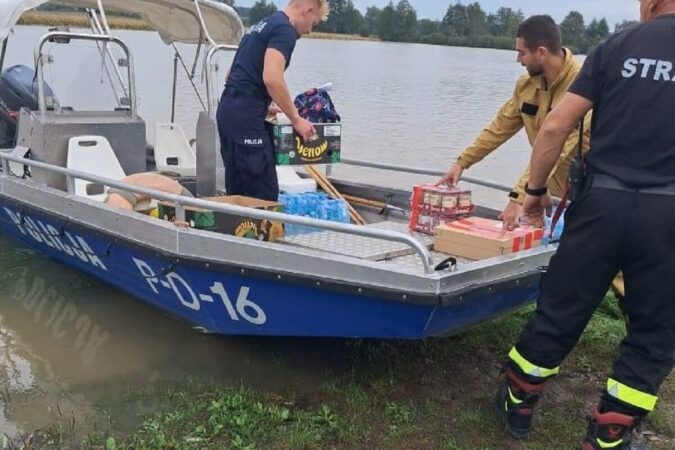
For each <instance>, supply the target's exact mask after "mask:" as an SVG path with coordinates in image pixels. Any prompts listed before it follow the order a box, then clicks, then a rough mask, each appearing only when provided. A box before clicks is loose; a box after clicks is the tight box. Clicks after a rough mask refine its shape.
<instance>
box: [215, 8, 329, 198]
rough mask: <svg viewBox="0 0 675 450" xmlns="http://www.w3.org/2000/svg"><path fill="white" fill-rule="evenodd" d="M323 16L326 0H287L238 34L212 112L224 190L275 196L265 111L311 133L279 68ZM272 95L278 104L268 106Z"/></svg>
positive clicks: (283, 67)
mask: <svg viewBox="0 0 675 450" xmlns="http://www.w3.org/2000/svg"><path fill="white" fill-rule="evenodd" d="M327 16H328V0H290V1H289V2H288V5H287V6H286V8H285V9H284V10H283V11H277V12H275V13H274V14H272V15H271V16H269V17H266V18H264V19H262V20H261V21H260V22H258V23H256V24H254V25H253V26H251V28H250V29H249V30H248V32H247V33H246V34H245V36H244V37H243V38H242V40H241V43H240V44H239V49H238V50H237V53H236V54H235V56H234V60H233V62H232V67H231V69H230V73H229V75H228V79H227V84H226V86H225V91H224V92H223V95H222V97H221V99H220V104H219V105H218V113H217V121H218V132H219V134H220V143H221V150H220V151H221V154H222V157H223V163H224V164H225V183H226V189H227V193H228V194H229V195H246V196H249V197H255V198H260V199H263V200H271V201H276V200H277V197H278V195H279V184H278V181H277V173H276V164H275V158H274V148H273V143H272V136H271V134H270V132H269V127H268V126H267V125H266V122H265V118H266V117H267V115H268V113H274V112H278V110H280V111H281V112H283V113H285V114H286V115H287V116H288V117H289V119H290V120H291V123H292V125H293V128H294V129H295V131H296V132H297V133H298V134H299V135H300V136H302V137H303V138H305V139H309V138H311V137H312V136H313V135H314V134H315V133H316V131H315V129H314V126H313V125H312V124H311V123H309V122H308V121H306V120H305V119H303V118H301V117H300V116H299V115H298V111H297V109H296V108H295V106H294V105H293V100H292V99H291V96H290V94H289V92H288V87H287V86H286V82H285V80H284V71H285V70H286V69H287V68H288V65H289V64H290V62H291V56H292V54H293V50H294V49H295V44H296V41H297V40H298V39H299V38H300V36H302V35H304V34H307V33H309V32H310V31H312V28H313V27H314V26H316V25H317V24H318V23H319V22H321V21H322V20H326V18H327ZM271 101H274V103H275V104H276V105H277V107H278V110H277V109H276V108H271V107H270V104H271Z"/></svg>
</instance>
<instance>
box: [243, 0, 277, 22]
mask: <svg viewBox="0 0 675 450" xmlns="http://www.w3.org/2000/svg"><path fill="white" fill-rule="evenodd" d="M276 10H277V6H276V5H275V4H274V2H271V1H270V2H269V3H267V0H258V1H256V2H255V4H254V5H253V6H252V7H251V10H250V11H249V17H248V21H249V24H251V25H254V24H256V23H258V22H259V21H260V20H261V19H264V18H265V17H267V16H269V15H271V14H274V12H275V11H276Z"/></svg>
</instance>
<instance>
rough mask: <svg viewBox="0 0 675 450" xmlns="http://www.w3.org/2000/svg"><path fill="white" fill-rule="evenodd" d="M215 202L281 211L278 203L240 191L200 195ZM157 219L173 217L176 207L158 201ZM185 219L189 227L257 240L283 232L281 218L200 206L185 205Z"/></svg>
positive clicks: (171, 219)
mask: <svg viewBox="0 0 675 450" xmlns="http://www.w3.org/2000/svg"><path fill="white" fill-rule="evenodd" d="M201 200H209V201H212V202H218V203H228V204H231V205H238V206H245V207H247V208H255V209H264V210H267V211H276V212H278V211H281V209H282V207H281V204H280V203H276V202H269V201H265V200H259V199H257V198H251V197H244V196H241V195H229V196H227V195H223V196H218V197H204V198H202V199H201ZM157 209H158V214H159V218H160V219H164V220H169V221H171V222H173V221H175V220H176V209H175V206H174V204H173V203H172V202H159V204H158V205H157ZM185 220H186V221H187V222H188V223H189V224H190V227H192V228H198V229H201V230H209V231H214V232H216V233H224V234H231V235H233V236H239V237H245V238H250V239H257V240H259V241H269V242H274V241H275V240H276V239H278V238H280V237H282V236H283V235H284V226H283V224H282V223H281V222H273V221H272V222H271V221H268V220H261V219H254V218H252V217H245V216H237V215H232V214H227V213H223V212H218V211H209V210H206V209H202V208H192V207H186V208H185Z"/></svg>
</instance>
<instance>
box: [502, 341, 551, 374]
mask: <svg viewBox="0 0 675 450" xmlns="http://www.w3.org/2000/svg"><path fill="white" fill-rule="evenodd" d="M509 358H510V359H511V361H513V362H514V363H515V364H516V366H518V368H520V370H521V371H522V372H523V373H524V374H525V375H530V376H533V377H537V378H548V377H551V376H553V375H556V374H557V373H558V372H560V367H555V368H553V369H547V368H545V367H539V366H537V365H536V364H532V363H531V362H529V361H528V360H527V359H525V358H523V356H522V355H521V354H520V353H519V352H518V350H517V349H516V347H513V348H512V349H511V351H510V352H509Z"/></svg>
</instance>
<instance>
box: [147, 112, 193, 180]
mask: <svg viewBox="0 0 675 450" xmlns="http://www.w3.org/2000/svg"><path fill="white" fill-rule="evenodd" d="M154 151H155V164H156V165H157V170H158V171H160V172H174V173H177V174H179V175H180V176H182V177H195V176H196V175H197V155H196V153H195V150H194V149H193V148H192V145H190V141H188V138H187V136H186V135H185V131H183V127H182V126H181V125H179V124H177V123H158V124H156V125H155V149H154Z"/></svg>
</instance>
